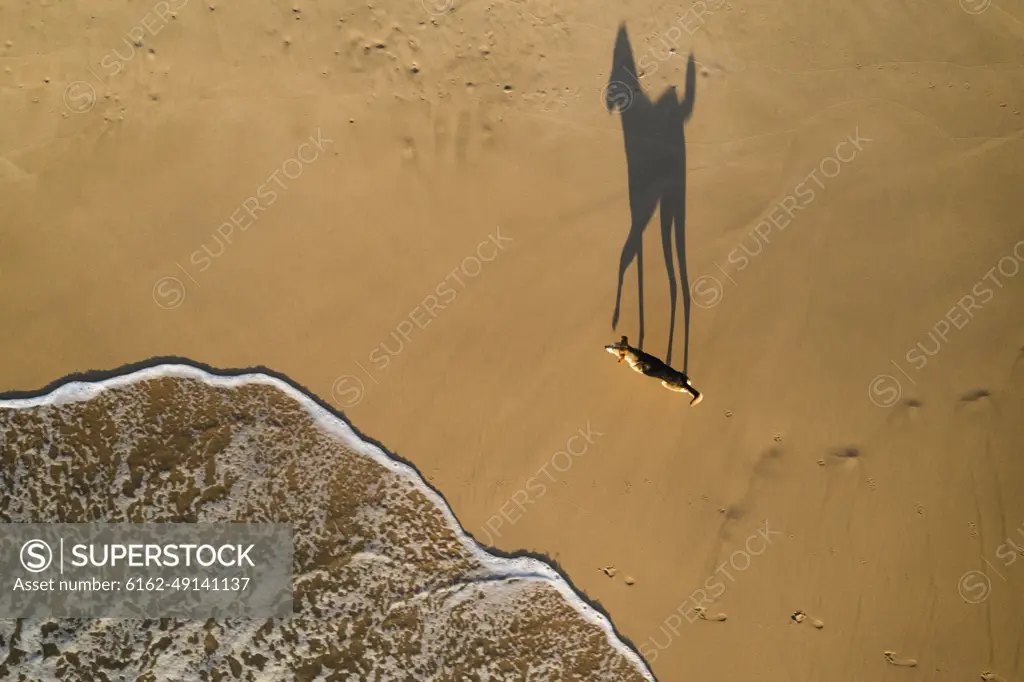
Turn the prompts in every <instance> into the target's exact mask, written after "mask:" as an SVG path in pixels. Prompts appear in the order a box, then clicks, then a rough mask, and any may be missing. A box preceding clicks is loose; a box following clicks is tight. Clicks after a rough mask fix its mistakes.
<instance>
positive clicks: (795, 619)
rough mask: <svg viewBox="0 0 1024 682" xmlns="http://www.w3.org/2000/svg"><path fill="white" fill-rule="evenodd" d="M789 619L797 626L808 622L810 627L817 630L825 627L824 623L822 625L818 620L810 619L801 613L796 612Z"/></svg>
mask: <svg viewBox="0 0 1024 682" xmlns="http://www.w3.org/2000/svg"><path fill="white" fill-rule="evenodd" d="M790 619H791V620H792V621H793V622H794V623H796V624H797V625H799V624H800V623H803V622H804V621H805V620H810V622H811V625H813V626H814V627H816V628H817V629H819V630H820V629H822V628H823V627H825V623H823V622H822V621H820V620H818V619H817V618H811V617H810V616H808V615H807V614H806V613H805V612H803V611H797V612H796V613H794V614H793V615H792V616H790Z"/></svg>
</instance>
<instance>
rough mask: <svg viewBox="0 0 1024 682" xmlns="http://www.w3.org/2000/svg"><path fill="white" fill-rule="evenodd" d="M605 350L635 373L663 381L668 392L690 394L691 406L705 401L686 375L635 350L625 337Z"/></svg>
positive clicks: (662, 383)
mask: <svg viewBox="0 0 1024 682" xmlns="http://www.w3.org/2000/svg"><path fill="white" fill-rule="evenodd" d="M604 349H605V350H606V351H608V352H609V353H611V354H612V355H617V356H618V357H619V362H627V363H629V366H630V367H632V368H633V369H634V370H635V371H637V372H640V373H641V374H643V375H645V376H649V377H654V378H655V379H661V385H662V386H664V387H665V388H667V389H668V390H670V391H676V392H677V393H689V394H690V397H691V399H690V404H691V405H696V404H697V403H699V402H700V401H701V400H703V399H704V396H702V395H701V394H700V392H699V391H698V390H697V389H695V388H694V387H693V386H691V385H690V379H689V378H688V377H687V376H686V375H685V374H683V373H682V372H679V371H677V370H674V369H672V368H671V367H669V366H668V365H666V364H665V363H664V362H662V361H661V360H659V359H658V358H656V357H654V356H653V355H649V354H647V353H645V352H643V351H642V350H640V349H639V348H633V346H630V345H629V339H628V338H626V337H625V336H623V337H622V340H621V341H619V342H618V343H610V344H608V345H607V346H605V347H604Z"/></svg>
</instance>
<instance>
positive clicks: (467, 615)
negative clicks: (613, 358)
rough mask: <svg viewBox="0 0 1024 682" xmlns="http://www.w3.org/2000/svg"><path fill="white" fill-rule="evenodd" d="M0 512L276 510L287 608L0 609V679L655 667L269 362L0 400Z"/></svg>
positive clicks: (637, 672) (549, 672)
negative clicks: (53, 614) (288, 542)
mask: <svg viewBox="0 0 1024 682" xmlns="http://www.w3.org/2000/svg"><path fill="white" fill-rule="evenodd" d="M0 408H4V409H0V522H5V523H12V522H14V523H17V522H64V523H79V522H89V521H107V522H143V521H160V522H182V523H196V522H231V521H247V522H287V523H291V524H292V527H293V532H294V537H295V550H296V551H295V559H294V565H293V572H294V600H295V611H296V613H295V615H294V617H293V618H291V619H288V620H253V619H237V620H229V619H223V620H209V621H190V620H175V619H157V620H137V621H129V620H99V619H94V620H85V619H81V620H79V619H49V620H17V621H15V620H0V679H3V680H11V681H15V680H24V681H26V682H29V681H31V682H36V681H40V680H61V681H62V682H84V681H87V680H89V681H91V680H97V681H98V680H110V681H113V680H132V681H138V682H157V681H162V680H169V681H175V680H180V681H182V682H186V681H192V680H212V681H216V680H236V679H237V680H274V681H280V680H327V681H332V682H333V681H341V680H345V681H349V680H353V681H354V680H380V681H383V680H452V681H453V682H454V681H458V682H462V681H463V680H475V681H478V682H484V681H493V680H624V681H625V680H629V681H632V680H651V679H653V678H652V677H651V675H650V674H649V672H648V670H647V668H646V666H645V665H644V664H643V662H642V661H641V660H640V659H639V657H638V656H636V654H635V653H634V652H633V651H632V650H631V649H629V648H628V647H627V646H625V645H624V644H623V643H622V642H621V641H620V640H619V639H618V638H617V637H616V636H615V634H614V632H613V630H612V628H611V625H610V624H609V622H608V621H607V619H606V618H605V617H604V616H603V615H602V614H600V613H598V612H597V611H595V610H594V609H593V608H591V607H590V606H588V605H587V604H586V603H585V602H584V601H583V600H581V599H579V598H578V597H577V595H576V594H575V593H574V592H573V590H572V588H571V587H570V586H569V585H568V584H567V583H566V582H565V581H564V580H563V579H562V578H561V577H559V575H558V574H557V572H556V571H554V570H553V569H552V568H551V567H550V566H548V565H547V564H545V563H543V562H540V561H536V560H533V559H528V558H519V559H503V558H498V557H494V556H492V555H490V554H488V553H486V552H484V551H483V550H482V549H481V548H480V547H479V546H478V545H476V544H475V543H474V542H473V540H472V539H471V538H469V537H468V536H467V535H466V534H465V533H464V532H463V531H462V529H461V528H460V526H459V525H458V523H457V521H456V520H455V517H454V516H453V515H452V513H451V510H450V509H449V508H448V506H447V505H446V504H445V503H444V501H443V500H442V499H441V498H440V496H439V495H437V494H436V493H434V492H433V491H432V490H431V489H430V488H429V487H428V486H426V485H425V484H424V483H423V481H422V480H421V479H420V478H419V477H418V475H417V474H416V473H415V471H413V470H412V469H411V468H410V467H408V466H406V465H405V464H403V463H401V462H399V461H396V460H395V459H393V458H391V457H390V456H388V455H387V454H385V453H384V452H382V451H381V450H380V449H379V448H377V447H375V446H374V445H372V444H370V443H367V442H365V441H363V440H361V439H360V438H358V437H357V436H356V435H355V434H354V433H353V431H352V430H351V429H350V428H349V427H348V426H347V425H346V424H345V423H344V422H343V421H342V420H340V419H338V418H337V417H335V416H334V415H332V414H330V413H328V412H327V411H326V410H324V409H323V408H321V407H320V406H319V405H317V403H316V402H315V401H313V400H312V399H311V398H309V397H308V396H306V395H304V394H303V393H302V392H300V391H298V390H296V389H294V388H293V387H291V386H289V385H288V384H286V383H285V382H283V381H280V380H278V379H276V378H273V377H269V376H266V375H262V374H247V375H242V376H235V377H220V376H213V375H211V374H207V373H205V372H202V371H200V370H198V369H195V368H192V367H186V366H182V365H162V366H159V367H154V368H150V369H146V370H143V371H140V372H135V373H133V374H128V375H125V376H121V377H117V378H114V379H109V380H106V381H103V382H99V383H69V384H65V385H64V386H62V387H60V388H59V389H57V390H55V391H54V392H52V393H50V394H48V395H46V396H43V397H40V398H33V399H27V400H10V401H2V402H0Z"/></svg>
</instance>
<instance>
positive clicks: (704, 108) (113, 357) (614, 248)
mask: <svg viewBox="0 0 1024 682" xmlns="http://www.w3.org/2000/svg"><path fill="white" fill-rule="evenodd" d="M0 27H2V28H0V34H2V35H0V69H2V70H0V110H2V111H3V116H0V352H2V355H3V357H4V358H5V361H4V362H2V363H0V392H4V393H7V394H8V395H13V394H14V393H15V392H38V391H39V390H40V389H42V388H43V387H45V386H47V385H49V384H51V383H52V382H54V381H57V380H59V379H61V377H64V376H66V375H69V374H75V373H80V372H85V371H88V370H100V371H111V370H116V369H117V368H119V367H121V366H123V365H126V364H131V363H139V362H142V361H146V360H148V359H150V358H155V357H174V358H184V359H188V360H190V361H194V362H196V363H202V364H203V365H206V366H210V367H215V368H221V369H224V370H229V369H236V368H250V367H265V368H268V369H270V370H272V371H274V372H276V373H280V374H281V375H284V376H287V377H288V378H289V379H291V380H292V381H294V382H295V383H296V384H298V385H301V386H303V387H305V388H306V389H307V390H308V391H309V392H310V393H311V394H313V395H315V396H317V397H319V398H320V399H321V400H323V401H324V402H325V403H329V404H331V405H332V406H334V407H335V408H336V409H337V410H338V412H339V413H341V414H343V415H344V416H345V418H346V419H348V420H349V421H350V422H351V423H352V424H353V425H354V426H355V427H356V428H358V429H359V431H360V432H361V433H363V434H366V435H368V436H369V437H371V438H373V439H376V440H377V441H378V442H380V443H381V444H382V445H383V446H384V447H386V448H387V449H388V450H390V451H391V452H394V453H396V454H398V455H400V456H401V457H403V458H405V459H407V460H409V461H410V462H412V463H413V464H415V465H416V467H417V468H418V469H419V470H420V471H421V472H423V474H424V475H425V476H426V477H427V479H428V480H429V482H430V483H431V485H432V486H434V487H435V488H436V489H437V490H438V491H440V492H441V493H442V494H443V495H444V497H445V499H446V500H447V501H448V503H449V504H450V505H451V508H452V510H453V511H454V513H455V515H456V517H457V518H458V520H459V522H460V523H461V524H462V526H463V527H464V528H465V529H466V531H467V532H469V533H470V534H472V535H473V537H475V538H476V539H477V540H478V541H480V542H481V543H483V544H485V545H489V546H492V547H495V548H498V549H500V550H502V551H506V552H514V551H517V550H528V551H530V552H535V553H539V554H544V555H546V556H548V557H550V558H551V559H552V560H553V561H555V562H557V563H558V565H559V567H560V568H561V569H562V570H564V572H565V573H566V574H567V575H568V576H569V577H570V578H571V579H572V581H573V584H574V585H575V586H576V587H577V588H578V589H579V590H581V591H582V592H584V593H585V594H586V595H587V596H588V597H589V598H591V599H593V600H596V601H597V602H599V603H600V604H601V605H602V607H603V608H604V609H606V610H607V612H608V614H609V615H610V617H611V619H612V621H613V622H614V624H615V626H616V628H617V629H618V631H619V632H621V633H622V634H623V635H624V636H625V637H627V638H628V639H629V640H630V641H631V642H632V643H633V645H635V646H636V647H637V648H638V650H639V651H640V652H641V653H642V654H643V655H644V656H645V658H646V660H647V662H648V663H649V664H650V666H651V669H652V670H653V672H654V674H655V675H656V676H657V678H658V679H659V680H663V681H666V682H672V681H676V680H680V681H681V680H690V679H694V678H696V677H697V676H708V675H711V676H715V677H718V678H721V679H727V680H729V679H742V678H751V677H754V678H757V679H761V680H766V681H774V680H778V681H780V682H782V681H787V682H791V681H793V680H818V679H836V680H860V679H869V678H870V679H883V680H896V679H903V678H906V679H913V680H915V681H920V682H926V681H932V680H934V681H938V680H953V679H957V680H966V679H978V677H979V676H981V675H982V674H983V673H985V674H988V675H990V676H991V677H989V678H988V679H993V680H1000V681H1001V682H1024V494H1022V492H1021V491H1022V489H1024V459H1022V457H1021V454H1022V452H1024V422H1022V420H1021V415H1022V414H1024V315H1022V314H1021V311H1022V310H1024V227H1022V224H1021V218H1020V216H1021V210H1022V208H1024V202H1022V199H1021V197H1022V194H1021V180H1022V177H1024V139H1022V138H1024V114H1022V113H1021V112H1022V111H1024V96H1022V93H1024V48H1022V46H1024V42H1022V38H1024V4H1022V3H1021V2H1019V0H961V2H959V3H957V2H954V1H951V2H943V3H930V4H927V3H912V4H910V5H906V6H895V5H892V4H891V3H882V2H880V1H879V0H868V1H867V2H863V3H855V4H849V5H836V4H830V5H821V6H818V5H815V4H814V3H802V4H797V5H790V6H786V7H784V8H783V7H779V6H777V5H774V4H770V3H766V2H763V1H762V0H750V1H749V2H736V3H731V4H730V3H726V2H722V3H721V4H719V3H718V2H717V1H715V0H705V1H703V2H698V3H696V4H695V5H692V6H691V5H689V4H686V3H684V4H679V5H676V4H669V3H662V2H650V1H648V0H629V1H628V2H626V3H624V4H619V5H615V6H612V5H608V4H605V5H601V4H597V3H585V4H582V5H571V4H566V3H560V4H553V3H550V2H538V1H537V0H528V1H527V2H523V3H498V2H495V3H487V2H464V1H463V0H435V1H434V3H433V4H431V0H424V2H423V3H421V2H419V0H411V1H409V2H404V3H399V4H391V5H387V4H379V5H378V4H376V3H373V2H371V3H368V4H359V3H343V2H333V1H332V2H317V3H313V2H308V1H305V2H304V1H301V0H300V1H299V2H296V3H294V4H293V3H279V2H275V3H269V2H257V3H251V4H250V5H245V6H244V7H243V6H242V5H240V4H237V3H220V2H216V3H209V2H200V1H199V0H166V2H164V1H161V2H155V3H150V2H148V0H147V1H143V2H131V3H124V4H119V5H118V7H117V8H113V9H112V8H108V7H106V6H105V5H103V4H102V3H98V2H94V1H92V0H88V1H83V2H78V3H74V4H72V5H70V6H69V5H67V4H66V3H42V4H39V5H34V6H32V7H28V6H24V5H23V4H22V3H14V2H9V1H5V0H0ZM623 35H624V36H626V38H627V39H628V45H629V47H630V50H631V54H632V57H633V59H634V60H635V65H636V76H637V79H638V82H639V83H640V86H642V87H637V86H635V85H634V84H631V82H626V81H624V80H622V79H621V78H620V77H618V76H616V75H615V74H616V73H618V71H616V68H617V67H622V66H623V64H622V63H621V60H620V59H619V58H618V57H617V55H619V56H621V50H617V48H616V46H617V45H619V46H620V47H621V45H622V36H623ZM690 54H692V55H693V62H694V79H693V80H694V83H693V88H692V91H690V92H689V93H687V87H686V86H687V80H688V79H687V58H688V56H689V55H690ZM671 87H674V88H676V90H677V91H678V93H677V94H678V96H679V98H680V99H679V100H677V99H675V97H674V95H673V97H672V98H671V102H672V106H671V107H668V108H662V107H660V105H659V104H657V103H659V102H668V101H669V100H665V99H661V98H662V97H663V94H664V93H665V92H666V90H667V89H668V88H671ZM686 94H689V95H690V96H691V97H692V100H691V101H690V104H691V105H692V113H690V114H689V116H688V118H686V120H685V123H684V122H683V121H682V119H679V120H678V126H677V127H678V134H679V135H681V136H682V135H684V136H685V140H684V139H683V137H679V138H678V139H676V138H672V139H671V141H665V140H667V139H668V138H666V137H659V136H658V135H653V134H652V133H651V130H653V129H654V128H651V127H650V126H654V125H656V123H651V122H652V121H654V122H661V123H664V121H669V122H672V121H676V120H677V119H676V118H673V117H674V116H677V113H678V112H677V109H673V108H672V107H678V106H679V105H678V104H677V102H679V101H683V102H684V103H685V101H686V99H685V95H686ZM647 98H649V100H650V102H652V103H653V104H651V108H650V110H649V111H650V112H652V113H650V114H649V116H648V118H646V119H643V118H639V119H637V118H634V119H632V120H639V121H640V123H638V124H636V126H635V127H634V128H632V129H631V128H630V124H627V123H626V121H627V117H630V116H634V117H635V116H636V115H637V114H638V113H642V112H644V111H648V110H647V109H644V107H646V106H648V105H647V104H646V102H648V99H647ZM610 103H611V104H613V105H614V106H612V107H611V110H610V109H609V104H610ZM666 106H667V105H666ZM682 106H683V108H684V109H685V106H686V105H685V104H684V105H682ZM659 112H666V113H665V117H666V118H657V116H660V115H661V114H660V113H659ZM645 121H646V122H645ZM661 123H657V125H661ZM624 125H625V126H626V130H627V131H629V130H633V132H634V133H635V137H634V138H630V139H634V140H639V142H637V144H638V145H639V147H638V148H647V147H651V146H653V147H654V148H656V149H662V148H671V149H677V150H680V153H682V151H683V150H685V157H673V159H675V160H678V159H680V158H685V166H684V167H685V169H686V170H685V177H682V178H680V177H679V175H678V174H677V173H674V172H667V171H666V172H665V177H666V178H668V177H669V176H671V179H667V180H664V181H663V179H659V178H660V176H657V172H661V171H657V172H656V173H655V175H656V177H655V178H654V179H653V180H651V182H650V183H648V182H647V180H646V179H645V176H644V172H646V171H645V168H644V167H643V163H639V165H636V164H637V161H636V159H637V158H638V157H636V156H632V155H629V154H627V140H625V139H624ZM668 127H671V126H667V127H666V130H667V129H668ZM628 135H629V133H628V132H626V137H627V138H628ZM663 142H664V144H662V143H663ZM645 145H647V147H645ZM631 148H632V147H630V149H631ZM641 156H642V155H641ZM641 160H642V159H641ZM673 162H674V161H673ZM634 171H635V172H634ZM671 183H675V184H671ZM648 185H649V186H648ZM655 186H656V187H655ZM637 187H640V189H641V190H642V191H637V190H636V188H637ZM666 188H667V189H666ZM648 190H650V191H654V192H655V194H657V196H665V193H669V194H672V197H674V198H675V199H676V200H677V204H676V211H677V212H676V214H675V220H676V223H675V224H674V227H673V228H672V229H674V230H675V232H674V233H673V234H674V236H675V238H676V240H677V241H676V242H673V243H672V246H671V247H670V248H669V249H668V250H667V251H668V253H669V257H670V259H671V258H676V257H677V256H678V255H679V251H680V250H681V251H683V255H684V260H685V271H686V274H685V279H684V278H683V277H682V275H681V273H680V270H679V262H678V258H676V260H670V262H672V263H673V267H674V276H675V277H676V280H677V281H676V288H677V289H678V290H680V291H689V292H690V296H689V298H690V301H689V303H690V306H689V307H690V312H689V324H688V325H687V324H686V322H685V319H684V317H685V316H684V305H685V302H684V299H685V298H686V297H685V295H682V294H680V295H679V296H678V303H677V311H676V316H675V323H674V326H672V325H671V322H670V320H671V296H670V291H672V287H670V283H669V277H668V275H667V271H668V270H667V266H666V259H665V257H664V253H665V252H666V249H664V244H663V241H662V233H663V225H662V218H663V217H664V216H663V215H662V214H661V213H659V212H657V211H655V213H654V215H653V217H652V218H651V220H650V222H649V224H647V223H644V224H643V225H641V226H640V229H643V228H644V227H646V228H647V229H643V233H642V247H643V254H645V255H646V258H643V262H644V266H643V292H642V293H643V299H642V302H641V300H640V297H639V293H640V292H639V287H638V278H637V268H638V262H637V261H636V260H633V261H631V262H630V263H629V267H628V268H626V269H625V271H624V277H623V280H622V281H623V285H622V290H621V310H620V317H619V320H618V324H617V328H615V329H613V328H612V317H613V310H614V309H615V303H616V297H617V287H618V279H619V276H620V264H621V256H622V252H623V247H624V245H627V246H628V244H629V243H630V242H629V239H628V236H629V235H630V231H631V222H634V223H635V222H636V220H635V217H636V213H637V211H638V208H637V206H638V204H640V203H643V202H646V201H649V200H650V197H648V196H647V195H646V194H643V193H644V192H646V191H648ZM641 194H643V196H640V195H641ZM631 200H632V203H631ZM682 224H685V227H686V229H685V243H684V244H682V249H680V248H679V247H680V244H679V243H678V238H679V235H680V225H682ZM665 229H668V228H665ZM669 231H670V232H671V231H672V230H671V229H670V230H669ZM633 243H634V244H636V242H633ZM641 306H642V311H643V318H644V322H643V325H644V328H643V337H644V338H643V348H644V350H645V351H647V352H649V353H652V354H654V355H657V356H659V357H661V358H664V357H665V356H666V355H667V354H668V352H669V347H668V339H669V335H670V330H673V334H672V338H673V345H672V348H671V355H672V364H673V365H674V366H676V367H678V368H682V364H683V358H684V355H685V357H686V359H687V362H686V371H687V373H688V374H689V376H690V377H691V379H692V380H693V383H694V385H695V386H697V387H698V388H699V389H700V390H701V391H702V392H703V393H704V396H705V397H704V400H703V402H702V403H701V404H700V405H698V406H695V407H692V408H691V407H689V406H688V405H687V399H686V398H685V396H683V397H681V396H680V395H677V394H674V393H670V392H668V391H665V390H664V389H662V388H661V387H659V386H658V384H657V383H656V382H654V381H652V380H649V379H645V378H643V377H641V376H639V375H637V374H635V373H633V372H631V371H629V370H628V369H627V368H626V367H624V366H622V365H618V364H616V363H615V361H614V358H612V357H610V356H609V355H608V354H607V353H605V352H604V351H603V349H602V347H603V346H604V345H605V344H608V343H612V342H613V341H616V340H618V338H619V336H620V335H628V336H629V338H630V341H631V342H632V343H636V342H637V341H638V340H639V338H640V334H641V330H640V315H641ZM687 327H688V328H687ZM602 569H608V570H602ZM794 614H805V616H806V617H802V616H797V617H795V618H794ZM722 616H724V618H722ZM798 621H799V622H798ZM819 626H820V627H819ZM884 652H890V653H889V654H888V655H886V654H885V653H884ZM910 663H914V665H910Z"/></svg>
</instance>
